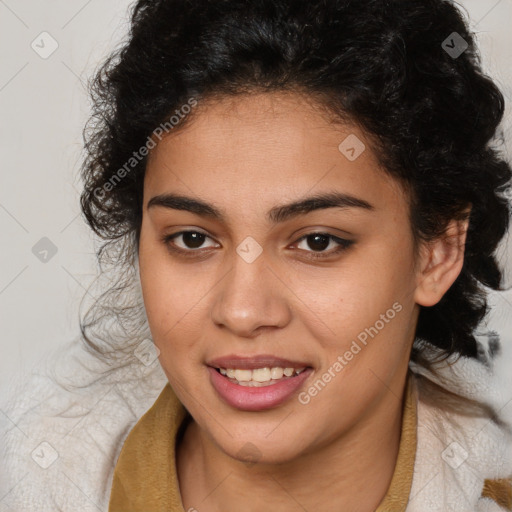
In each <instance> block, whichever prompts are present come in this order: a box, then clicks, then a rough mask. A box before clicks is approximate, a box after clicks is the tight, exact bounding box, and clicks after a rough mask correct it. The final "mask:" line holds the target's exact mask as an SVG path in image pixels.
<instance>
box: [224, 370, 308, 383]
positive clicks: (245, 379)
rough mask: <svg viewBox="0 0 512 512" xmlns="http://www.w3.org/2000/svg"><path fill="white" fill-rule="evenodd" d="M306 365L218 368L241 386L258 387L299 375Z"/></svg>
mask: <svg viewBox="0 0 512 512" xmlns="http://www.w3.org/2000/svg"><path fill="white" fill-rule="evenodd" d="M305 369H306V367H302V368H280V367H277V366H276V367H273V368H268V367H265V368H255V369H254V370H246V369H243V370H240V369H235V368H219V371H220V373H221V374H222V375H225V376H227V377H228V378H230V379H234V380H237V381H238V384H240V385H242V386H249V387H258V386H264V385H269V384H272V383H273V381H276V380H279V379H282V378H283V377H292V376H293V375H299V374H300V373H302V372H303V371H304V370H305Z"/></svg>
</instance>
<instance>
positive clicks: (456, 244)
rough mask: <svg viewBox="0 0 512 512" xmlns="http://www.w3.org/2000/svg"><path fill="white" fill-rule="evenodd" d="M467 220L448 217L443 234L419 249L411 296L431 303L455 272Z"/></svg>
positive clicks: (424, 303)
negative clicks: (414, 283) (418, 260)
mask: <svg viewBox="0 0 512 512" xmlns="http://www.w3.org/2000/svg"><path fill="white" fill-rule="evenodd" d="M467 228H468V220H463V221H458V220H452V221H450V223H449V224H448V227H447V229H446V232H445V234H444V235H443V236H441V237H439V238H437V239H435V240H433V241H431V242H427V243H425V244H424V245H423V247H422V248H421V251H420V262H419V265H418V268H419V270H418V276H417V285H416V290H415V294H414V299H415V302H416V303H417V304H419V305H420V306H434V305H435V304H437V303H438V302H439V301H440V300H441V298H442V297H443V295H444V294H445V293H446V292H447V291H448V289H449V288H450V287H451V285H452V284H453V283H454V282H455V280H456V279H457V277H458V276H459V274H460V272H461V270H462V266H463V264H464V249H465V244H466V233H467Z"/></svg>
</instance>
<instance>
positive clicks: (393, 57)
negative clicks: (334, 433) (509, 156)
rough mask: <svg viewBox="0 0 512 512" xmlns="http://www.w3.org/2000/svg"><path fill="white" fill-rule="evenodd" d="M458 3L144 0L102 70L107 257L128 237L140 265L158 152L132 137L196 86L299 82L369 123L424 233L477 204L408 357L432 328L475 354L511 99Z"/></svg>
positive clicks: (100, 157)
mask: <svg viewBox="0 0 512 512" xmlns="http://www.w3.org/2000/svg"><path fill="white" fill-rule="evenodd" d="M459 7H460V6H457V4H454V3H453V2H450V1H445V0H357V1H356V0H318V1H315V2H311V1H310V0H250V1H248V0H193V1H192V0H139V1H138V2H137V3H136V4H135V5H134V6H133V11H132V13H131V27H130V33H129V36H128V40H127V42H126V43H125V44H123V46H122V47H120V48H119V49H118V50H117V51H115V52H114V53H113V54H112V55H111V56H110V57H109V58H108V59H107V61H106V62H105V63H104V64H103V65H102V66H101V68H100V69H99V71H98V73H97V75H96V76H95V78H94V80H93V82H92V84H91V85H92V87H91V89H92V95H93V99H94V111H93V116H92V118H91V124H89V125H88V126H87V127H86V130H85V131H84V136H85V141H86V143H85V148H86V153H87V156H86V158H85V161H84V165H83V168H82V176H83V180H84V184H85V188H84V190H83V193H82V195H81V206H82V210H83V214H84V215H85V218H86V220H87V222H88V223H89V225H90V226H91V228H92V229H93V230H94V231H95V232H96V233H97V234H98V235H99V236H100V237H101V239H102V240H103V241H105V243H104V245H103V246H102V247H101V249H100V250H99V251H98V257H101V253H102V251H103V250H104V249H105V247H106V246H107V245H108V244H111V243H114V242H115V241H120V240H121V239H122V240H123V243H124V245H123V250H122V252H121V253H119V254H118V255H117V256H116V257H117V260H116V261H117V264H121V263H124V264H129V265H132V264H133V254H134V252H135V251H137V250H138V241H139V233H140V226H141V221H142V192H143V179H144V173H145V164H146V156H145V155H144V156H143V157H140V155H139V158H138V159H137V161H136V162H135V163H134V160H133V156H134V151H136V150H137V149H138V148H141V147H144V145H145V144H147V141H148V140H149V139H148V137H150V136H151V135H152V134H153V131H154V130H155V128H156V127H158V126H160V125H161V124H162V123H165V122H166V121H168V119H169V117H170V116H172V115H173V113H176V114H178V113H179V112H183V110H182V106H183V105H187V104H190V101H191V98H194V99H195V100H196V101H198V102H199V104H200V103H201V101H206V100H208V99H215V98H216V97H217V98H220V97H222V96H234V95H239V94H250V93H251V92H254V91H256V92H262V91H268V92H272V91H293V92H301V93H303V94H306V95H307V96H309V97H311V98H312V99H314V100H315V102H316V104H318V106H319V107H321V108H323V109H324V110H325V112H328V113H330V114H331V115H332V116H333V117H334V118H335V119H338V120H340V121H341V122H344V121H350V122H352V123H355V124H357V125H358V126H359V127H361V128H362V129H363V131H364V132H365V133H366V134H368V137H369V138H370V140H371V142H372V149H374V151H375V153H376V155H377V156H378V159H379V162H380V163H381V165H382V166H383V168H384V169H385V171H386V172H388V173H389V174H390V175H391V176H393V177H394V178H396V179H398V180H399V181H400V182H401V183H402V184H403V186H404V187H406V189H407V190H408V191H409V197H410V204H411V207H410V208H411V211H410V217H411V226H412V229H413V232H414V234H415V239H416V240H432V239H435V238H436V237H439V236H442V235H443V234H444V233H445V231H446V227H447V224H448V222H449V221H450V220H452V219H459V220H462V219H466V218H467V212H468V208H470V215H469V227H468V232H467V241H466V248H465V259H464V265H463V268H462V271H461V273H460V275H459V277H458V278H457V280H456V281H455V282H454V284H453V285H452V286H451V288H450V289H449V290H448V292H447V293H446V294H445V295H444V297H443V298H442V300H441V301H440V302H439V303H438V304H436V305H435V306H432V307H421V311H420V315H419V320H418V325H417V332H416V339H417V341H418V340H419V341H420V344H415V348H414V349H413V352H412V354H411V359H412V360H414V361H420V360H421V352H422V350H421V342H426V343H428V344H431V345H433V346H435V347H437V348H438V349H440V350H441V351H442V353H443V354H444V355H450V354H456V355H459V356H460V355H463V356H468V357H476V355H477V344H476V340H475V338H474V330H475V327H476V326H477V325H478V323H479V322H480V321H481V320H482V319H483V317H484V315H485V313H486V311H487V303H486V292H485V287H489V288H492V289H497V290H498V289H500V286H501V280H502V275H501V271H500V269H499V266H498V264H497V261H496V259H495V250H496V248H497V245H498V243H499V242H500V239H501V238H502V237H503V236H504V234H505V233H506V230H507V227H508V223H509V217H510V211H509V204H508V201H507V198H506V192H507V189H508V187H509V186H510V179H511V175H512V172H511V168H510V166H509V164H508V163H507V162H506V161H505V159H504V158H502V157H501V156H500V153H499V151H498V148H497V147H493V145H492V144H491V142H492V141H493V140H494V139H495V136H496V133H497V130H498V125H499V124H500V122H501V120H502V116H503V113H504V98H503V95H502V93H501V92H500V90H499V89H498V87H497V85H496V84H495V83H494V82H493V80H492V79H491V78H489V77H488V76H486V75H485V74H484V73H483V71H482V69H481V64H480V55H479V53H478V49H477V47H476V44H475V40H474V35H473V34H472V33H471V32H470V30H469V28H468V24H467V21H466V16H467V14H465V13H463V12H462V10H461V9H460V8H459ZM199 108H200V107H199ZM188 110H191V109H190V108H189V109H188ZM188 110H187V112H188ZM198 110H199V109H196V111H191V112H190V113H189V114H188V115H186V116H183V115H182V116H180V119H179V123H178V124H177V125H176V126H173V127H172V129H173V130H178V129H180V127H182V126H184V125H185V124H186V123H188V122H190V120H191V119H193V118H194V114H195V112H197V111H198ZM177 117H178V116H176V118H177ZM142 153H143V152H142ZM130 159H132V160H130ZM128 161H131V162H132V164H133V165H132V164H130V169H127V166H126V163H127V162H128ZM123 166H124V167H123ZM121 169H124V170H125V171H124V172H122V173H121V174H122V175H121V174H120V170H121ZM120 176H121V178H120ZM116 289H117V290H118V291H120V290H122V289H123V287H122V286H118V287H117V288H116ZM96 306H98V305H96ZM119 311H121V309H120V308H119V307H118V309H117V312H119ZM93 324H94V320H93V321H87V320H84V321H83V323H82V324H81V325H82V333H83V335H84V337H85V339H86V340H88V342H89V345H90V346H92V347H94V348H95V349H98V350H99V349H100V347H99V344H98V343H97V342H94V341H93V340H92V338H91V337H89V336H88V328H90V327H92V325H93ZM104 341H105V340H104ZM106 342H107V343H109V342H108V341H106ZM117 348H118V347H117ZM117 348H116V349H117ZM112 352H113V350H112Z"/></svg>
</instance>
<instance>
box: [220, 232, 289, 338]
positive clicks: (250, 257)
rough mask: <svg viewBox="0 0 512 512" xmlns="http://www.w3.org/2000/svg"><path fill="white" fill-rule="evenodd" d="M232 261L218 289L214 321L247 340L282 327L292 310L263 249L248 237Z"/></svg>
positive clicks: (240, 245)
mask: <svg viewBox="0 0 512 512" xmlns="http://www.w3.org/2000/svg"><path fill="white" fill-rule="evenodd" d="M231 261H232V267H231V270H230V271H229V272H228V273H227V274H226V275H225V276H224V278H223V279H222V281H221V283H220V286H219V288H218V294H217V296H216V298H215V304H214V307H213V310H212V316H213V318H212V319H213V321H214V322H215V323H216V324H218V325H224V326H225V327H227V328H229V329H230V330H232V331H233V332H236V333H237V334H239V335H244V336H248V335H250V334H251V333H252V332H253V331H255V330H256V329H258V328H259V327H261V326H263V325H265V326H271V325H273V326H282V325H283V324H284V323H285V322H286V320H287V312H288V308H287V306H286V302H285V297H284V296H282V294H281V291H280V287H279V286H276V283H277V282H278V281H279V280H278V279H276V277H275V276H274V273H273V272H272V270H271V269H270V268H269V266H268V263H269V262H268V258H267V257H266V255H265V253H264V251H263V249H262V247H261V246H260V245H259V244H258V243H257V242H256V241H255V240H254V239H251V238H250V237H248V238H247V239H245V240H244V241H242V242H241V243H240V244H239V245H238V247H236V252H234V254H233V257H232V260H231Z"/></svg>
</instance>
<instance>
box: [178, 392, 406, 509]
mask: <svg viewBox="0 0 512 512" xmlns="http://www.w3.org/2000/svg"><path fill="white" fill-rule="evenodd" d="M404 398H405V397H404V396H403V394H402V396H401V397H397V395H395V394H393V393H391V392H387V393H385V394H384V395H383V397H382V398H381V399H380V400H379V401H378V403H376V404H375V405H374V407H372V408H369V410H368V411H367V412H366V414H365V415H364V416H363V417H362V418H360V419H359V420H358V422H357V423H356V424H354V425H353V426H352V428H351V429H350V430H349V431H346V432H344V433H343V435H342V436H339V437H338V438H335V439H332V440H330V441H329V442H326V443H324V444H323V445H322V446H318V445H315V447H314V449H312V451H310V452H308V453H305V454H302V455H300V456H298V457H296V458H294V459H293V460H291V461H288V462H286V463H283V464H278V465H277V464H261V463H256V464H252V465H251V464H247V463H244V462H241V461H239V460H236V459H234V458H232V457H230V456H229V455H227V454H226V453H225V452H223V451H222V450H221V449H220V448H219V447H218V446H217V445H216V444H215V443H214V442H213V440H212V439H210V438H209V437H208V436H207V435H205V433H204V432H203V431H202V430H201V428H200V427H199V426H198V425H197V424H196V423H195V422H194V421H192V422H191V423H190V424H189V425H188V427H187V430H186V431H185V434H184V436H183V440H182V443H181V444H180V445H179V446H178V447H177V467H178V478H179V481H180V492H181V496H182V501H183V505H184V508H185V510H189V509H194V508H196V509H197V510H200V511H201V512H220V511H222V512H235V511H239V510H240V506H242V505H243V508H244V510H261V509H263V508H264V507H268V504H269V503H272V506H273V507H274V508H277V509H278V510H280V511H282V512H292V511H293V512H296V511H297V510H299V509H300V507H302V508H303V509H305V510H357V511H361V512H364V511H368V512H370V511H374V510H375V509H376V508H377V507H378V505H379V504H380V503H381V501H382V500H383V499H384V496H385V495H386V492H387V490H388V488H389V485H390V483H391V479H392V477H393V473H394V468H395V465H396V460H397V456H398V448H399V443H400V431H401V423H402V403H403V399H404ZM247 504H250V506H251V508H250V509H248V508H247Z"/></svg>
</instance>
